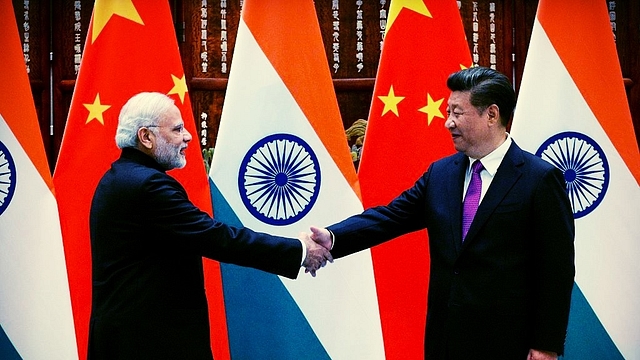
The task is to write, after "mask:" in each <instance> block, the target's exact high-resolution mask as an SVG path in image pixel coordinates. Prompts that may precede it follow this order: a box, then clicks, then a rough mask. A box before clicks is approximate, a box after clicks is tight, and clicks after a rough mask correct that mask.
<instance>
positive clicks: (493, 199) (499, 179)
mask: <svg viewBox="0 0 640 360" xmlns="http://www.w3.org/2000/svg"><path fill="white" fill-rule="evenodd" d="M523 163H524V158H523V156H522V150H521V149H520V148H519V147H518V146H517V145H516V144H515V142H514V143H512V144H511V146H510V147H509V150H508V151H507V153H506V154H505V157H504V159H503V160H502V163H501V164H500V166H499V167H498V171H496V175H495V177H494V178H493V181H492V182H491V185H490V186H489V189H488V190H487V193H486V194H485V196H484V198H483V199H482V201H481V202H480V206H479V207H478V211H477V212H476V215H475V217H474V218H473V222H472V223H471V227H470V228H469V232H468V233H467V238H466V240H465V241H464V244H463V246H462V247H463V249H464V248H466V247H467V246H469V243H471V242H473V240H474V238H475V235H476V234H477V233H478V230H479V229H480V228H482V226H483V225H484V223H485V222H487V220H488V219H489V216H490V215H491V214H492V213H493V211H494V210H495V209H496V207H497V206H498V204H500V202H501V201H502V200H503V199H504V197H505V196H506V195H507V193H508V192H509V191H510V190H511V188H512V187H513V185H514V184H515V183H516V181H518V179H519V178H520V177H521V176H522V172H521V171H520V166H522V164H523ZM463 181H464V178H463ZM460 224H462V219H461V220H460ZM459 236H462V235H459Z"/></svg>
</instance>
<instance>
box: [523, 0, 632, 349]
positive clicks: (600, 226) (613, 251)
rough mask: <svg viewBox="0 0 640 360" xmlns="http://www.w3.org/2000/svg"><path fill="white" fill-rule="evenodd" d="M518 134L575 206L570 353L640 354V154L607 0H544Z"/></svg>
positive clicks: (526, 71)
mask: <svg viewBox="0 0 640 360" xmlns="http://www.w3.org/2000/svg"><path fill="white" fill-rule="evenodd" d="M511 132H512V135H513V137H514V139H515V140H516V141H517V142H518V144H520V145H521V146H523V147H524V148H526V149H528V150H529V151H531V152H533V153H535V154H537V155H538V156H540V157H542V158H543V159H545V160H547V161H549V162H551V163H552V164H554V165H556V166H557V167H558V168H560V169H561V170H563V172H564V175H565V180H566V183H567V192H568V194H569V197H570V200H571V203H572V205H573V212H574V218H575V223H576V239H575V247H576V279H575V287H574V291H573V296H572V304H571V314H570V318H569V329H568V335H567V341H566V349H565V358H566V359H638V358H640V277H639V276H638V274H639V273H640V262H639V261H638V256H640V242H639V241H638V240H639V239H640V221H639V218H638V214H640V186H639V183H640V155H639V153H638V146H637V142H636V139H635V136H634V130H633V125H632V121H631V115H630V112H629V106H628V103H627V98H626V95H625V90H624V86H623V81H622V74H621V71H620V65H619V62H618V57H617V53H616V48H615V43H614V39H613V34H612V31H611V26H610V24H609V17H608V12H607V8H606V4H605V2H604V1H595V0H593V1H582V0H570V1H554V0H541V1H540V3H539V6H538V12H537V16H536V20H535V23H534V26H533V32H532V35H531V43H530V45H529V52H528V56H527V59H526V64H525V68H524V75H523V78H522V83H521V90H520V93H519V98H518V105H517V108H516V112H515V116H514V121H513V127H512V130H511Z"/></svg>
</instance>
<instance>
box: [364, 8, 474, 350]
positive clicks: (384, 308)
mask: <svg viewBox="0 0 640 360" xmlns="http://www.w3.org/2000/svg"><path fill="white" fill-rule="evenodd" d="M470 65H471V55H470V52H469V47H468V45H467V42H466V40H465V34H464V29H463V26H462V20H461V18H460V13H459V10H458V7H457V4H456V1H453V0H447V1H443V0H424V1H422V0H417V1H416V0H393V1H392V2H391V4H390V5H389V16H388V20H387V28H386V33H385V39H384V43H383V47H382V54H381V58H380V64H379V67H378V75H377V78H376V83H375V87H374V92H373V99H372V104H371V110H370V113H369V121H368V125H367V131H366V134H365V140H364V145H363V149H362V159H361V162H360V168H359V173H358V178H359V180H360V186H361V191H362V199H363V205H364V207H365V208H369V207H372V206H376V205H383V204H387V203H388V202H389V201H390V200H391V199H393V198H394V197H396V196H397V195H399V194H400V193H401V192H402V191H403V190H405V189H407V188H409V187H410V186H412V185H413V183H414V182H415V181H416V180H417V179H418V177H420V175H422V173H424V171H426V169H427V167H428V166H429V164H431V162H433V161H434V160H437V159H439V158H441V157H443V156H445V155H450V154H452V153H453V152H454V148H453V144H452V142H451V138H450V135H449V132H448V131H447V130H446V129H445V127H444V121H445V118H446V106H447V100H446V99H447V97H448V96H449V90H448V89H447V87H446V79H447V77H448V75H449V74H451V73H453V72H455V71H458V70H460V69H461V68H464V67H466V66H470ZM372 257H373V264H374V271H375V277H376V286H377V291H378V301H379V306H380V314H381V322H382V332H383V335H384V345H385V353H386V356H387V359H403V360H406V359H423V358H424V345H423V344H424V329H425V320H426V307H427V303H426V302H427V297H426V296H427V286H428V277H429V249H428V242H427V235H426V232H425V231H420V232H416V233H412V234H408V235H405V236H403V237H401V238H399V239H396V240H393V241H390V242H387V243H385V244H382V245H380V246H378V247H375V248H373V249H372Z"/></svg>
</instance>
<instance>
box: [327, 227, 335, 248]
mask: <svg viewBox="0 0 640 360" xmlns="http://www.w3.org/2000/svg"><path fill="white" fill-rule="evenodd" d="M327 231H328V232H329V234H331V249H329V251H331V250H333V246H334V245H335V244H336V236H335V235H333V231H331V230H327Z"/></svg>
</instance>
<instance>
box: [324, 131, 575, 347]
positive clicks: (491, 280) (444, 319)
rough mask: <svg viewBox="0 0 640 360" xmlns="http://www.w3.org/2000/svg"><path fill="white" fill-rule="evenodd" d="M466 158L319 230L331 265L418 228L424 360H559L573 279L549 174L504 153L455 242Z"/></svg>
mask: <svg viewBox="0 0 640 360" xmlns="http://www.w3.org/2000/svg"><path fill="white" fill-rule="evenodd" d="M468 164H469V161H468V158H467V157H466V156H465V155H464V154H462V153H458V154H455V155H453V156H450V157H447V158H444V159H442V160H439V161H437V162H435V163H433V164H432V165H431V166H430V167H429V169H428V171H427V172H426V173H425V174H424V175H423V176H422V177H421V178H420V179H419V180H418V181H417V182H416V183H415V185H414V186H413V187H412V188H410V189H408V190H406V191H405V192H403V193H402V194H401V195H400V196H398V197H397V198H396V199H394V200H393V201H392V202H391V203H390V204H388V205H387V206H382V207H376V208H372V209H368V210H366V211H365V212H364V213H362V214H360V215H356V216H353V217H351V218H348V219H346V220H345V221H343V222H340V223H338V224H335V225H333V226H330V227H328V228H329V230H331V231H332V232H333V233H334V235H335V239H336V241H335V246H334V248H333V250H332V254H333V255H334V257H341V256H345V255H348V254H351V253H353V252H356V251H359V250H362V249H365V248H369V247H371V246H374V245H377V244H379V243H382V242H384V241H386V240H389V239H391V238H394V237H397V236H399V235H401V234H405V233H408V232H411V231H415V230H419V229H424V228H426V229H427V231H428V233H429V247H430V256H431V263H430V280H429V294H428V308H427V329H426V339H425V355H426V357H427V358H428V359H443V358H448V359H473V358H491V359H525V358H526V355H527V352H528V350H529V349H530V348H534V349H538V350H547V351H555V352H558V353H562V352H563V347H564V340H565V334H566V327H567V322H568V314H569V304H570V298H571V290H572V287H573V278H574V273H575V270H574V246H573V239H574V222H573V214H572V210H571V204H570V202H569V200H568V197H567V195H566V191H565V183H564V178H563V175H562V173H561V171H559V170H558V169H556V168H555V167H553V166H552V165H550V164H549V163H547V162H545V161H543V160H541V159H540V158H538V157H536V156H534V155H532V154H530V153H527V152H525V151H523V150H521V149H520V148H519V147H518V146H517V145H516V144H515V143H513V144H512V145H511V146H510V148H509V150H508V152H507V154H506V155H505V158H504V159H503V161H502V163H501V164H500V166H499V168H498V170H497V172H496V175H495V177H494V179H493V181H492V183H491V186H490V187H489V189H488V190H487V193H486V194H485V196H484V198H483V200H482V202H481V204H480V206H479V208H478V212H477V213H476V216H475V218H474V220H473V223H472V224H471V228H470V229H469V233H468V234H467V238H466V240H465V241H464V243H463V242H462V238H461V237H462V225H461V224H462V192H463V186H464V185H463V184H464V177H465V171H466V169H467V166H468Z"/></svg>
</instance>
